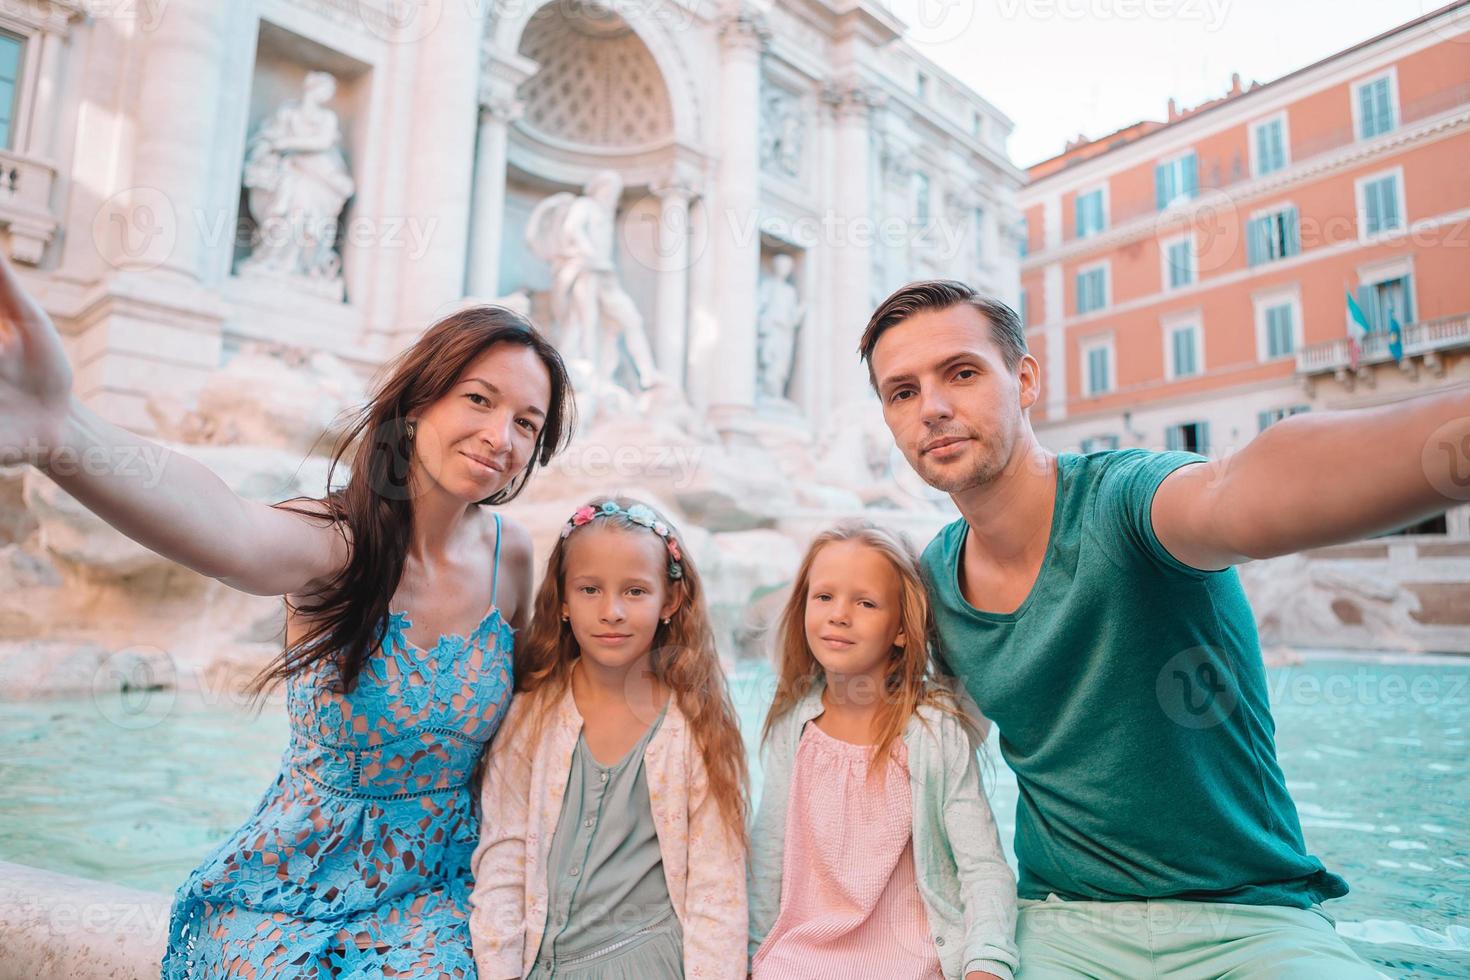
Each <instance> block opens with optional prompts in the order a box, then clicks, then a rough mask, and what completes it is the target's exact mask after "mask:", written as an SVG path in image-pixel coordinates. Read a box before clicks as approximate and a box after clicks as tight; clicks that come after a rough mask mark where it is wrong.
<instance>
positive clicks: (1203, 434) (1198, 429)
mask: <svg viewBox="0 0 1470 980" xmlns="http://www.w3.org/2000/svg"><path fill="white" fill-rule="evenodd" d="M1194 431H1195V435H1196V437H1197V439H1198V441H1199V445H1198V446H1196V447H1195V452H1197V453H1199V454H1200V455H1201V456H1208V455H1209V454H1210V423H1208V422H1196V423H1195V427H1194Z"/></svg>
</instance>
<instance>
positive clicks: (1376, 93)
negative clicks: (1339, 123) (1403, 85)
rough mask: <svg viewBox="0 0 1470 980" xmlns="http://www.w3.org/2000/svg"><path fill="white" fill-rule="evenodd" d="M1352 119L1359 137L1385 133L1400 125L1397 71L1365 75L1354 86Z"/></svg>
mask: <svg viewBox="0 0 1470 980" xmlns="http://www.w3.org/2000/svg"><path fill="white" fill-rule="evenodd" d="M1352 98H1353V120H1354V124H1355V126H1356V129H1357V132H1358V139H1360V140H1367V139H1372V138H1373V137H1375V136H1382V135H1383V134H1384V133H1387V132H1390V131H1391V130H1392V129H1393V128H1394V127H1395V126H1397V125H1398V74H1397V73H1396V72H1394V71H1389V72H1387V73H1386V74H1383V75H1378V76H1376V77H1374V78H1370V79H1366V80H1364V81H1361V82H1358V83H1356V84H1354V85H1353V86H1352Z"/></svg>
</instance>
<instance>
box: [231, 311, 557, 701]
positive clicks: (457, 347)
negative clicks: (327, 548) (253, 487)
mask: <svg viewBox="0 0 1470 980" xmlns="http://www.w3.org/2000/svg"><path fill="white" fill-rule="evenodd" d="M499 344H513V345H516V346H519V347H525V348H528V349H530V350H531V351H532V352H533V353H534V354H535V355H536V357H537V358H539V359H540V361H541V363H542V365H544V366H545V368H546V373H547V374H548V375H549V376H550V379H551V399H550V404H548V405H547V407H546V421H545V422H544V423H543V424H542V426H541V429H540V431H539V432H538V433H537V434H536V444H535V446H533V447H532V449H531V458H530V461H529V462H528V463H527V464H526V467H525V469H524V470H522V471H521V472H520V473H519V474H518V475H516V476H514V477H512V479H511V481H510V482H509V483H507V484H506V485H505V486H504V487H503V488H502V489H501V490H500V491H499V492H497V493H495V494H493V495H492V496H490V497H488V498H486V499H485V500H481V501H478V502H477V503H478V504H479V505H481V506H484V505H495V504H503V503H506V502H507V501H510V500H514V499H515V498H516V496H517V495H518V494H520V492H521V491H522V490H523V489H524V488H525V486H526V482H527V481H528V480H530V478H531V474H532V473H533V472H535V470H536V467H537V466H545V465H546V464H547V463H549V462H550V461H551V458H552V457H553V456H555V455H556V454H557V453H558V452H560V451H561V450H562V449H564V448H565V447H566V444H567V442H568V441H569V440H570V438H571V435H572V432H573V430H574V429H575V428H576V406H575V403H574V401H573V395H572V384H571V378H570V376H569V375H568V373H567V369H566V365H565V364H564V363H563V362H562V359H561V355H560V354H559V353H557V350H556V348H555V347H554V346H553V345H552V344H551V342H550V341H549V340H547V339H546V338H545V337H544V336H542V334H541V333H540V332H538V331H537V330H536V328H535V327H534V326H532V324H531V322H530V321H529V320H527V319H526V318H525V317H523V316H521V315H520V314H518V313H515V312H514V311H512V310H508V309H505V308H504V307H500V306H475V307H470V308H469V309H465V310H461V311H459V312H457V313H453V314H450V315H449V316H446V317H444V318H443V319H442V320H439V321H438V322H436V323H435V324H433V325H432V326H431V327H429V329H428V330H426V331H424V334H423V336H421V337H420V338H419V339H418V341H417V342H415V343H414V344H413V346H411V347H409V348H408V349H407V350H405V351H404V352H403V353H402V354H400V355H398V357H397V358H396V359H394V360H393V361H391V362H390V363H389V364H388V365H387V366H386V367H385V368H384V369H383V381H382V382H381V383H380V384H379V385H378V387H377V389H376V391H375V392H374V394H373V397H372V398H371V400H369V401H368V403H367V404H366V405H364V406H363V407H362V408H361V409H360V410H358V412H357V414H356V415H355V416H354V417H353V419H352V422H351V424H350V426H349V427H348V428H347V430H346V431H345V432H344V433H343V434H342V436H341V438H340V439H339V440H338V442H337V445H336V447H335V448H334V450H333V453H332V459H331V465H330V466H329V468H328V470H327V487H326V490H327V492H326V495H325V496H324V497H323V498H321V499H312V498H309V497H297V498H293V499H291V500H287V501H283V502H282V503H279V504H276V505H275V506H277V507H280V508H282V509H284V510H289V511H292V512H293V513H298V514H303V515H306V516H310V517H320V518H322V519H323V520H326V521H329V522H331V523H332V524H333V525H334V526H335V527H336V529H337V530H338V531H339V532H340V533H341V534H342V535H343V536H344V538H345V539H346V541H347V544H348V559H347V563H346V564H345V565H344V566H343V567H342V569H341V570H340V571H339V572H338V573H337V575H336V576H335V577H334V578H333V579H332V580H331V581H330V582H328V583H327V584H326V586H325V587H323V588H322V589H321V590H320V591H319V592H317V593H316V594H315V595H313V596H311V597H309V598H307V599H305V600H304V601H300V602H299V603H298V604H297V605H296V607H295V611H296V612H297V613H298V614H301V615H303V616H304V617H306V619H307V620H308V621H309V622H310V623H311V624H312V625H311V627H310V628H309V629H308V631H307V632H306V634H305V635H304V636H302V637H301V638H300V639H299V640H298V641H297V642H296V643H294V644H291V645H289V646H286V647H285V649H283V650H282V652H281V654H280V655H279V656H278V657H277V658H276V659H275V660H273V661H272V662H271V663H269V664H267V665H266V667H265V668H264V669H263V670H262V671H261V672H260V673H259V674H258V675H257V676H256V678H255V681H254V683H253V685H252V686H253V688H254V690H255V691H256V693H257V694H259V693H262V692H264V691H265V690H266V689H268V688H269V687H271V686H272V685H274V684H275V683H277V682H279V681H283V680H286V679H287V678H289V677H291V676H293V675H295V674H297V673H300V672H302V671H304V670H306V669H308V668H310V667H311V666H312V665H314V664H317V663H319V662H321V661H324V660H330V661H334V662H335V664H336V667H337V674H338V680H339V682H340V684H341V687H342V689H343V690H344V691H345V690H350V689H351V688H352V686H353V684H354V683H355V682H356V680H357V677H358V675H359V674H360V673H361V672H362V667H363V664H364V663H365V662H366V661H367V658H368V657H369V656H371V655H372V653H373V651H374V650H375V649H377V647H378V645H379V644H380V643H382V641H383V635H384V633H385V631H386V629H387V625H388V607H389V605H390V603H391V602H392V600H393V594H394V593H395V592H396V591H398V584H399V581H400V580H401V579H402V578H403V566H404V561H405V559H406V557H407V555H408V546H409V542H410V541H411V540H412V537H413V519H414V512H413V497H414V490H413V486H412V477H413V472H412V471H413V467H412V461H413V458H414V450H413V438H414V436H413V432H412V431H411V429H410V427H409V426H407V425H406V424H405V420H406V419H408V418H410V417H412V416H413V415H414V413H416V412H418V411H420V410H422V409H423V408H424V407H426V406H427V405H429V404H431V403H433V402H435V401H438V400H439V399H440V398H442V397H444V395H445V394H447V393H448V392H449V390H450V389H452V388H453V387H454V385H455V384H456V383H457V382H458V381H459V379H460V375H462V374H463V373H464V371H465V370H466V369H467V368H468V367H469V366H470V364H471V363H472V362H474V361H475V359H476V358H478V357H480V356H481V355H482V354H484V353H485V352H486V351H488V350H489V349H490V348H492V347H495V346H497V345H499ZM349 452H351V453H352V466H351V475H350V476H349V477H348V480H347V483H346V485H345V486H342V487H339V488H336V489H333V488H332V477H333V475H334V474H335V473H336V471H337V467H338V465H340V464H341V462H342V460H343V459H344V457H346V456H347V454H348V453H349Z"/></svg>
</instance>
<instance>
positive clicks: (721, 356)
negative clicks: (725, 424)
mask: <svg viewBox="0 0 1470 980" xmlns="http://www.w3.org/2000/svg"><path fill="white" fill-rule="evenodd" d="M770 36H771V32H770V29H769V28H768V27H767V26H766V24H765V22H764V20H763V19H762V18H761V17H760V16H759V15H758V14H756V13H754V12H752V11H750V10H748V9H744V8H742V9H739V10H737V11H736V12H734V13H732V14H731V15H729V16H728V17H726V18H725V20H724V22H723V23H722V24H721V25H720V113H719V119H720V144H719V146H720V164H719V177H718V181H717V188H716V204H715V207H714V208H713V209H712V211H711V215H710V217H711V227H710V232H711V235H712V237H713V238H714V248H715V262H716V268H717V269H718V270H719V280H718V285H717V295H716V308H717V315H718V317H719V336H718V339H717V342H716V343H715V345H714V349H713V354H714V361H713V363H712V364H709V365H706V371H705V384H706V387H707V391H708V398H709V405H710V408H711V410H713V411H714V412H715V413H716V414H729V413H730V412H732V411H733V412H736V413H738V412H740V411H742V410H745V409H749V408H750V407H751V406H752V405H753V404H754V403H755V381H756V379H755V371H756V337H755V331H756V324H755V319H756V292H757V290H758V289H759V287H760V235H759V234H758V232H757V228H758V222H759V206H760V146H759V143H758V141H757V140H756V139H755V138H754V135H755V134H756V133H757V132H758V131H759V129H760V89H761V54H762V52H763V51H764V50H765V46H766V44H767V42H768V41H769V39H770Z"/></svg>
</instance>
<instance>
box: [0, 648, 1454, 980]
mask: <svg viewBox="0 0 1470 980" xmlns="http://www.w3.org/2000/svg"><path fill="white" fill-rule="evenodd" d="M1270 682H1271V700H1272V705H1273V708H1274V711H1275V716H1276V721H1277V727H1278V731H1277V742H1278V748H1279V751H1280V755H1281V764H1282V768H1283V769H1284V770H1285V772H1286V777H1287V780H1288V782H1289V784H1290V787H1291V791H1292V794H1293V796H1294V797H1295V799H1296V801H1297V805H1298V809H1299V811H1300V813H1301V817H1302V824H1303V827H1304V829H1305V832H1306V836H1307V844H1308V847H1309V848H1310V849H1311V850H1312V851H1313V852H1314V853H1316V854H1317V855H1318V856H1319V857H1320V858H1321V859H1322V860H1323V861H1324V862H1325V863H1326V864H1327V866H1328V867H1329V868H1332V869H1333V870H1335V871H1337V872H1339V873H1341V874H1342V875H1344V876H1345V877H1346V878H1347V879H1348V882H1349V884H1350V885H1351V886H1352V892H1351V894H1349V895H1348V896H1347V897H1346V898H1344V899H1341V900H1339V901H1335V902H1332V903H1330V905H1329V907H1328V911H1329V912H1330V913H1331V914H1332V915H1333V916H1334V917H1335V918H1336V919H1337V923H1338V929H1339V931H1340V932H1341V933H1342V934H1343V935H1344V936H1345V937H1347V939H1348V940H1349V941H1350V942H1351V943H1352V944H1353V945H1354V946H1355V948H1357V949H1358V950H1359V952H1361V953H1362V954H1363V955H1364V956H1365V957H1367V958H1369V959H1370V960H1371V961H1373V962H1375V963H1377V964H1378V965H1379V966H1380V967H1381V968H1382V969H1383V970H1384V971H1385V972H1387V973H1388V974H1389V975H1391V976H1395V977H1401V976H1416V977H1463V976H1470V928H1467V927H1466V926H1464V925H1460V924H1458V923H1461V922H1464V921H1466V919H1467V918H1470V811H1467V805H1466V803H1467V792H1466V791H1467V789H1470V780H1467V769H1470V763H1467V753H1466V745H1467V741H1470V662H1466V661H1452V660H1445V661H1440V662H1430V663H1421V662H1413V663H1409V662H1403V661H1385V662H1366V661H1312V662H1310V663H1309V664H1307V665H1305V666H1300V667H1289V668H1280V669H1275V670H1272V671H1271V672H1270ZM731 684H732V691H733V693H734V696H735V700H736V704H737V707H738V708H739V710H740V714H741V718H742V721H743V723H744V727H745V731H746V736H747V742H748V743H750V744H751V745H753V743H754V740H755V738H756V737H757V736H758V732H759V727H760V721H761V719H762V718H763V716H764V712H765V707H766V704H767V703H768V702H769V700H770V695H771V673H770V671H769V670H768V669H767V668H765V667H764V665H746V666H744V667H742V669H741V670H740V671H739V672H738V673H737V674H736V675H735V676H734V677H732V678H731ZM285 739H286V721H285V718H284V716H283V715H282V713H281V705H280V703H279V702H278V701H277V702H271V703H267V704H266V705H265V706H264V707H263V708H262V709H261V710H259V711H251V710H247V707H246V705H245V703H244V702H243V701H242V700H241V699H239V698H235V697H230V696H226V697H221V698H217V699H211V698H207V697H200V696H197V695H194V696H182V695H178V696H176V695H174V694H173V693H172V692H167V691H154V692H143V693H139V694H132V695H126V696H108V697H101V698H80V699H71V700H64V701H46V702H30V703H22V704H0V785H3V786H4V787H5V791H4V793H3V796H0V859H4V860H9V861H16V862H20V863H24V864H31V865H36V866H39V867H43V868H47V869H50V870H54V871H61V872H65V873H68V874H73V875H80V876H83V877H88V878H95V879H101V880H104V881H111V882H116V883H119V884H124V885H130V886H132V887H136V888H145V889H151V890H155V891H160V892H171V891H172V890H173V888H174V886H175V885H177V884H178V882H180V881H182V880H183V878H184V877H185V875H186V874H187V873H188V872H189V871H190V870H191V869H192V868H193V867H194V865H195V864H196V863H197V862H198V861H199V859H200V858H201V857H203V855H204V854H205V853H206V852H208V851H209V849H210V848H211V847H212V846H214V844H215V843H216V842H217V841H219V840H220V839H221V838H223V837H224V836H225V835H226V834H228V833H229V832H230V831H231V830H233V829H234V828H235V827H236V826H237V825H238V824H239V823H240V822H241V821H242V820H243V819H244V818H245V817H246V816H247V815H248V814H249V813H250V812H251V810H252V809H253V808H254V807H255V805H256V803H257V802H258V800H259V798H260V794H261V793H262V792H263V791H264V789H265V787H266V785H267V784H268V783H269V781H270V780H271V778H272V777H273V776H274V774H275V771H276V766H277V762H278V760H279V756H280V752H281V749H282V748H283V747H284V745H285ZM993 742H994V740H993V739H992V744H991V746H990V747H989V748H991V749H992V750H993ZM992 761H993V764H992V765H991V766H989V767H988V768H989V772H990V778H991V786H990V790H991V799H992V805H993V806H994V808H995V811H996V816H997V819H998V820H999V822H1000V825H1001V829H1002V834H1003V836H1004V837H1005V838H1006V843H1007V849H1008V850H1009V844H1010V840H1009V838H1010V833H1011V828H1012V826H1013V823H1014V818H1015V793H1016V789H1015V782H1014V780H1013V779H1012V778H1011V775H1010V772H1009V770H1007V769H1006V767H1005V765H1004V763H1002V762H1000V761H999V759H998V758H997V759H993V760H992ZM759 776H760V774H759V771H758V767H757V771H756V772H755V773H754V777H755V780H756V782H757V785H758V783H759ZM1161 816H1162V817H1163V818H1166V819H1167V818H1168V816H1169V815H1167V814H1165V815H1161ZM1181 818H1182V815H1181Z"/></svg>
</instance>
